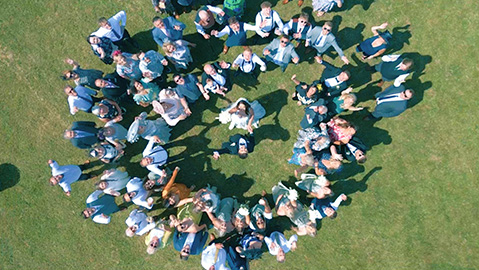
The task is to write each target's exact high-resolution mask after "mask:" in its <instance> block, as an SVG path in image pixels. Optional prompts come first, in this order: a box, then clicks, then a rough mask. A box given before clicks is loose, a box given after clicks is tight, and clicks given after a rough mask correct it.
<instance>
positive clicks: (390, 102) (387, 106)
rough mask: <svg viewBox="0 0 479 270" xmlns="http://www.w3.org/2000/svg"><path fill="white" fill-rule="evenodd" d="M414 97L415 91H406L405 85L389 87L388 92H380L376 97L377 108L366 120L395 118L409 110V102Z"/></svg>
mask: <svg viewBox="0 0 479 270" xmlns="http://www.w3.org/2000/svg"><path fill="white" fill-rule="evenodd" d="M413 95H414V91H413V90H411V89H406V87H405V86H404V85H400V86H399V87H396V86H394V85H391V86H389V87H388V88H387V89H386V90H384V91H382V92H379V93H377V94H376V95H375V97H376V108H374V111H373V112H372V113H371V114H369V115H368V116H366V117H365V118H364V119H365V120H379V119H381V118H382V117H395V116H398V115H400V114H401V113H403V112H404V111H405V110H406V109H407V101H408V100H410V99H411V98H412V97H413Z"/></svg>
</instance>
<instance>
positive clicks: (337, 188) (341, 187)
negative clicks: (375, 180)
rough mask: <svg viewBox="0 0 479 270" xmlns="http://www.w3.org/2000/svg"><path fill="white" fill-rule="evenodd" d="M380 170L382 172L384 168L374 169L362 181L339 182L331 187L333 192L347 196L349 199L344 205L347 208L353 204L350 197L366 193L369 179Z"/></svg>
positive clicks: (352, 179)
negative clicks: (358, 193) (357, 193)
mask: <svg viewBox="0 0 479 270" xmlns="http://www.w3.org/2000/svg"><path fill="white" fill-rule="evenodd" d="M380 170H382V167H379V166H378V167H374V168H373V169H371V170H370V171H369V172H368V173H367V174H366V175H365V176H364V177H363V179H361V181H356V179H354V178H351V179H349V180H345V181H337V182H335V183H334V184H333V185H331V190H332V191H333V192H334V193H335V194H341V193H344V194H345V195H347V196H348V199H347V200H346V201H345V202H344V203H343V204H342V205H345V206H347V205H349V204H350V203H351V198H350V197H349V195H351V194H354V193H356V192H365V191H366V190H367V189H368V184H367V182H368V180H369V178H371V176H372V175H373V174H375V173H376V172H378V171H380Z"/></svg>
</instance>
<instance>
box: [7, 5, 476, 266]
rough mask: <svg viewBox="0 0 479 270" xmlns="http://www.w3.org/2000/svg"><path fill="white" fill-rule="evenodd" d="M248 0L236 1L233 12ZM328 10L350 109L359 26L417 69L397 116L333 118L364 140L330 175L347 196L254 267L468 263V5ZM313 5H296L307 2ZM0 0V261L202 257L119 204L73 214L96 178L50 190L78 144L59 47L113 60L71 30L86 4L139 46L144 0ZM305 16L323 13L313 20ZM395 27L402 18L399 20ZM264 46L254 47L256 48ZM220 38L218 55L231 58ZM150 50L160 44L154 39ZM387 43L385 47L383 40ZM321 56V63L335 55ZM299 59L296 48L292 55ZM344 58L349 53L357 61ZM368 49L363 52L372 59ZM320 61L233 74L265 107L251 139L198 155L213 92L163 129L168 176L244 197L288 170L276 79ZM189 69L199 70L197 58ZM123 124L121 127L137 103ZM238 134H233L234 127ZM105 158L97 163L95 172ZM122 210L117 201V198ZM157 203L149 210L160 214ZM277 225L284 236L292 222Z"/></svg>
mask: <svg viewBox="0 0 479 270" xmlns="http://www.w3.org/2000/svg"><path fill="white" fill-rule="evenodd" d="M260 2H261V1H259V0H258V1H257V0H249V1H248V9H247V18H248V19H249V20H250V21H252V18H253V17H254V15H255V14H256V12H257V11H258V6H259V4H260ZM272 2H273V3H274V4H276V6H275V7H274V9H275V10H277V11H278V12H279V13H280V15H281V17H282V18H283V20H289V18H290V17H291V16H293V15H295V14H298V13H299V11H300V9H299V8H298V7H297V5H296V1H294V2H291V3H289V4H288V5H285V6H283V5H282V4H281V2H280V1H277V0H273V1H272ZM345 2H346V3H345V8H344V9H343V10H341V11H340V12H332V13H330V14H326V15H325V16H324V17H323V18H321V20H333V21H334V22H335V23H336V27H335V28H334V31H333V32H334V33H335V34H336V35H337V37H338V39H339V43H340V46H342V47H343V49H345V53H346V55H347V56H348V57H349V58H350V59H351V67H350V69H351V70H352V72H353V77H352V82H353V86H355V90H354V92H355V93H357V94H358V98H359V101H360V103H359V105H361V106H366V107H369V108H371V107H373V106H374V105H373V101H372V99H371V98H372V96H373V94H374V93H375V92H377V91H379V88H377V87H375V86H374V84H373V82H374V81H377V80H378V79H379V76H378V74H373V75H372V77H370V75H369V73H367V72H365V71H364V70H363V67H364V64H362V63H361V62H360V61H355V60H354V59H355V58H354V57H352V56H351V55H353V54H354V48H355V45H356V44H357V43H358V42H359V41H361V40H362V39H364V38H367V37H369V36H370V35H371V32H370V30H369V29H370V28H371V26H373V25H379V24H381V23H382V22H385V21H387V22H389V24H390V27H389V29H390V31H391V30H392V29H394V28H395V27H398V29H396V30H397V31H396V32H395V34H397V35H395V37H396V40H395V41H394V44H393V47H394V49H396V50H398V49H399V50H400V51H398V53H411V56H412V57H413V58H414V60H416V62H417V69H416V70H418V72H416V73H415V74H414V75H413V76H410V77H409V78H408V81H407V82H406V84H407V85H408V86H410V87H411V88H413V89H415V90H416V97H415V98H413V100H412V102H411V103H410V105H411V108H410V109H408V110H407V111H406V112H405V113H403V114H402V115H401V116H399V117H396V118H393V119H383V120H382V121H380V122H377V123H375V124H372V123H365V122H363V121H361V119H362V117H364V115H365V113H366V112H359V113H355V114H353V115H350V116H347V118H348V119H350V120H351V121H353V122H354V123H356V125H357V126H358V127H359V131H358V133H359V136H360V137H361V138H363V140H364V141H365V142H366V143H367V144H369V146H370V147H371V149H370V151H369V152H368V155H369V160H368V162H367V163H366V164H365V165H364V166H356V165H352V164H348V165H346V168H345V170H344V172H343V173H342V174H340V175H338V176H335V177H333V179H334V180H335V181H334V182H333V183H334V185H333V189H334V191H335V192H336V193H337V194H339V193H341V192H345V193H347V194H348V196H349V197H350V200H348V202H347V203H346V204H345V206H342V207H341V208H340V210H339V216H338V218H337V219H336V220H324V221H323V222H322V226H321V229H320V231H319V233H318V235H317V236H316V238H310V237H301V238H300V239H299V248H298V250H297V251H296V252H294V253H292V254H287V259H286V263H285V264H278V263H276V261H275V258H274V257H273V256H270V255H269V254H267V253H266V254H265V255H264V256H263V257H264V258H263V259H262V260H258V261H255V262H252V263H251V268H252V269H451V270H452V269H454V270H455V269H477V268H478V267H479V255H478V254H479V247H478V239H479V225H478V217H479V211H478V207H477V206H478V205H479V196H478V195H479V192H478V181H477V177H476V176H475V175H476V174H477V172H478V170H477V167H478V166H477V160H478V158H479V156H478V152H479V146H478V143H477V130H478V123H479V121H478V113H477V93H476V92H477V89H476V86H477V81H478V79H477V78H478V77H479V69H478V67H477V59H479V55H478V50H477V48H476V47H477V46H476V43H477V42H479V38H478V34H477V33H478V32H477V29H476V28H477V25H479V19H478V18H479V17H478V16H477V14H476V13H477V10H479V9H478V8H479V6H478V4H477V1H474V0H464V1H446V0H435V1H412V0H401V1H394V0H378V1H371V0H364V1H354V0H346V1H345ZM308 6H309V7H310V6H311V1H306V4H305V7H308ZM1 7H2V8H1V10H0V66H1V69H0V153H1V155H0V183H1V186H0V187H1V189H0V190H1V191H0V269H201V266H200V257H199V256H193V257H192V258H190V260H189V261H188V262H182V261H180V260H179V258H178V256H177V252H175V251H174V250H173V248H172V247H171V246H170V247H169V248H167V249H165V250H161V251H159V252H157V253H156V254H155V255H153V256H149V255H147V254H146V252H145V249H146V246H145V244H144V243H143V242H144V240H143V238H132V239H130V238H127V237H126V236H125V234H124V230H125V228H126V225H125V224H124V220H125V218H126V217H127V215H128V213H129V211H123V212H121V213H117V214H115V215H113V217H112V222H111V224H109V225H108V226H103V225H97V224H94V223H93V222H91V220H83V219H82V218H81V217H80V211H81V210H82V209H83V208H84V207H85V199H86V197H87V196H88V194H89V193H91V192H92V191H93V189H94V185H93V183H94V180H92V181H87V182H82V183H75V184H74V185H73V191H72V196H71V197H66V196H64V195H63V194H62V192H61V190H60V188H59V187H53V188H52V187H50V186H49V185H48V182H47V179H48V178H49V176H50V170H49V167H48V166H47V160H48V159H55V160H57V161H58V162H59V163H60V164H61V165H63V164H80V163H82V162H83V161H84V160H85V159H86V158H87V156H86V153H85V152H84V151H81V150H79V149H75V148H73V147H72V146H71V144H70V143H69V142H68V141H66V140H64V139H62V132H63V130H64V129H66V128H67V127H68V126H69V125H70V124H71V123H72V122H73V121H80V120H94V118H93V117H92V116H91V115H87V114H85V113H78V114H77V115H76V116H70V115H69V112H68V108H67V107H68V106H67V103H66V97H65V95H64V94H63V91H62V88H63V86H64V84H65V83H64V82H62V81H61V80H60V79H59V75H60V74H61V71H62V70H64V69H67V68H68V66H67V65H66V64H64V63H63V59H64V58H66V57H71V58H73V59H75V60H77V61H79V62H80V63H81V64H82V66H83V67H85V68H97V69H101V70H103V71H105V72H112V71H113V68H114V67H113V66H106V65H104V64H103V63H102V62H100V61H99V60H98V59H97V58H96V57H95V56H93V54H92V53H91V51H90V48H89V46H88V44H87V43H86V41H85V37H86V36H87V35H88V34H89V33H91V32H92V31H94V30H95V29H96V28H97V25H96V20H97V19H98V18H99V17H100V16H105V17H109V16H111V15H113V14H114V13H116V12H117V11H119V10H125V11H126V12H127V15H128V22H127V29H128V30H129V32H130V33H131V34H132V35H135V38H136V39H137V40H138V41H139V42H140V43H141V44H142V48H143V49H145V50H146V49H157V48H156V47H155V43H154V42H152V40H151V38H150V36H149V29H150V28H151V27H152V24H151V19H152V17H153V16H155V14H154V12H153V9H152V7H151V5H150V1H149V0H141V1H140V0H134V1H120V0H117V1H112V0H108V1H93V0H82V1H73V0H68V1H52V0H45V1H37V0H29V1H6V0H3V1H1ZM193 19H194V12H193V13H190V14H186V15H182V16H181V21H183V22H185V23H186V24H187V26H188V27H187V29H186V33H187V35H186V39H189V40H192V41H194V42H195V41H196V42H198V41H199V39H198V38H197V37H196V35H195V28H194V24H193ZM314 20H315V21H316V22H317V23H322V22H321V21H320V20H319V19H318V18H317V17H315V18H314ZM406 25H409V27H408V28H407V29H406V27H405V26H406ZM262 47H263V46H255V47H254V48H253V50H254V51H255V52H256V53H257V54H260V53H261V49H262ZM216 50H217V51H214V52H213V51H211V48H210V47H208V46H206V45H205V44H199V46H198V48H196V49H194V50H192V53H193V54H194V58H195V60H197V62H198V64H202V63H204V62H205V61H212V60H215V59H218V53H219V50H221V48H220V47H218V48H216ZM240 50H241V49H240V48H234V49H232V50H231V51H230V52H229V53H228V54H227V55H226V56H224V55H219V59H224V60H227V61H232V60H233V59H234V57H236V55H237V54H238V53H239V52H240ZM160 52H162V51H160ZM395 53H396V52H395ZM330 55H333V56H334V59H332V58H331V56H325V59H326V60H328V61H332V62H333V63H334V64H335V65H341V64H342V62H341V61H340V59H339V58H338V57H336V53H332V54H330ZM303 60H304V59H303ZM356 60H357V58H356ZM376 61H377V60H375V61H371V63H370V64H374V63H376ZM321 71H322V69H321V68H320V67H319V65H318V64H312V63H308V61H303V62H302V63H301V64H300V65H299V66H294V65H290V66H289V67H288V69H287V70H286V72H285V73H281V72H280V70H279V69H276V70H274V71H271V72H268V73H263V74H261V75H260V82H261V84H260V85H258V86H257V89H246V90H245V89H243V88H241V87H238V86H235V88H234V89H233V90H232V91H231V93H229V94H228V98H230V99H231V100H235V99H237V98H238V97H246V98H248V99H250V100H254V99H258V98H259V99H260V101H261V102H262V104H263V105H264V106H265V108H266V110H267V117H266V118H265V119H263V120H262V121H261V127H260V128H259V129H258V130H257V131H256V136H257V139H258V140H259V141H260V142H259V144H258V146H257V148H256V149H255V152H254V153H253V154H252V155H251V156H250V157H249V158H248V159H246V160H240V159H238V158H237V157H229V156H224V157H222V158H221V160H219V161H217V162H214V161H213V160H212V159H211V157H210V154H211V151H210V150H208V149H212V148H215V147H219V146H220V145H221V142H222V141H224V140H226V139H227V138H228V136H229V135H232V134H234V133H236V132H238V130H234V131H229V130H228V129H227V126H225V125H220V124H219V122H218V121H215V116H217V113H218V112H219V108H222V107H225V106H226V105H227V102H226V101H224V100H221V99H212V100H211V101H209V102H208V103H206V102H205V101H199V102H198V104H195V105H194V106H193V107H192V110H193V114H194V115H193V116H192V117H191V118H190V119H187V120H186V121H183V122H182V123H180V124H179V125H178V126H177V127H175V128H174V131H173V138H175V140H174V142H173V145H172V147H171V148H170V149H168V150H169V152H170V154H171V155H179V156H178V157H179V159H178V160H177V161H175V162H174V163H172V164H170V165H169V167H170V168H174V166H180V167H181V168H182V170H181V172H180V174H179V177H178V181H179V182H184V183H187V184H188V185H191V184H195V185H196V186H197V188H199V187H202V186H204V185H206V183H210V184H212V185H216V186H218V187H219V191H220V193H222V194H223V195H224V196H231V195H236V196H238V197H239V198H240V199H243V198H244V199H245V200H250V201H252V202H253V201H254V200H257V199H258V196H257V195H256V194H259V193H260V192H261V190H262V189H266V190H268V191H270V190H271V187H272V186H273V185H275V184H276V183H277V182H278V181H280V180H283V181H286V182H287V181H292V178H291V177H292V172H293V169H294V168H293V167H292V166H290V165H288V164H287V162H286V160H287V159H288V158H289V156H290V153H291V149H292V144H293V142H294V141H295V138H296V134H297V130H298V128H299V124H298V123H299V120H300V119H301V117H302V115H303V113H302V112H303V109H302V108H300V107H297V106H296V105H295V102H294V101H291V100H290V98H289V95H290V94H291V93H292V90H293V83H292V82H291V81H290V80H289V78H290V77H291V76H292V75H293V74H294V73H297V74H298V78H299V79H301V80H305V81H307V82H311V81H312V80H315V79H318V78H319V76H320V74H321ZM196 72H198V70H196ZM139 112H140V109H139V108H137V109H135V110H131V111H129V113H128V115H127V119H126V120H124V121H123V122H122V124H124V125H125V126H127V125H129V124H130V122H131V119H132V118H133V117H134V114H135V113H139ZM239 132H242V131H239ZM144 146H145V142H144V141H143V142H139V143H137V144H135V145H129V146H128V147H127V149H126V151H127V153H128V155H127V156H126V157H124V158H123V159H122V160H121V162H120V164H119V166H120V167H125V168H126V169H127V170H128V171H129V172H130V175H134V176H140V177H143V176H145V175H146V174H147V171H146V170H144V169H142V168H140V167H139V165H138V161H139V160H140V153H141V150H142V148H143V147H144ZM103 169H104V168H103V167H101V166H97V167H95V168H94V169H93V171H95V172H101V171H102V170H103ZM132 208H133V207H130V210H131V209H132ZM160 212H161V211H158V210H157V211H155V214H159V213H160ZM286 234H287V235H288V236H289V235H291V231H287V232H286Z"/></svg>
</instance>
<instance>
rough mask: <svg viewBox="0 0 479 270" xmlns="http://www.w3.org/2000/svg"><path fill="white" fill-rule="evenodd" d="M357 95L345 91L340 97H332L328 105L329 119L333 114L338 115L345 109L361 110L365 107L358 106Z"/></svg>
mask: <svg viewBox="0 0 479 270" xmlns="http://www.w3.org/2000/svg"><path fill="white" fill-rule="evenodd" d="M356 100H357V98H356V95H355V94H352V93H349V92H345V91H343V94H341V96H339V97H334V98H333V99H330V101H329V102H328V104H327V105H326V107H327V108H328V119H331V118H332V117H333V116H335V115H338V114H340V113H342V112H344V111H348V110H349V111H360V110H362V109H363V107H356V106H354V103H356Z"/></svg>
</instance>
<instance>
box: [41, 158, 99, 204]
mask: <svg viewBox="0 0 479 270" xmlns="http://www.w3.org/2000/svg"><path fill="white" fill-rule="evenodd" d="M89 163H90V161H86V162H85V163H84V164H83V165H80V166H78V165H64V166H60V165H58V163H57V162H56V161H54V160H51V159H50V160H48V165H49V166H50V168H51V169H52V177H50V180H49V181H50V185H52V186H55V185H59V186H60V187H61V188H62V189H63V192H65V195H67V196H70V195H71V184H73V183H75V182H76V181H84V180H88V179H90V178H92V177H94V176H93V175H91V174H84V173H82V172H83V171H84V170H86V169H88V167H89V166H88V164H89Z"/></svg>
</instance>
